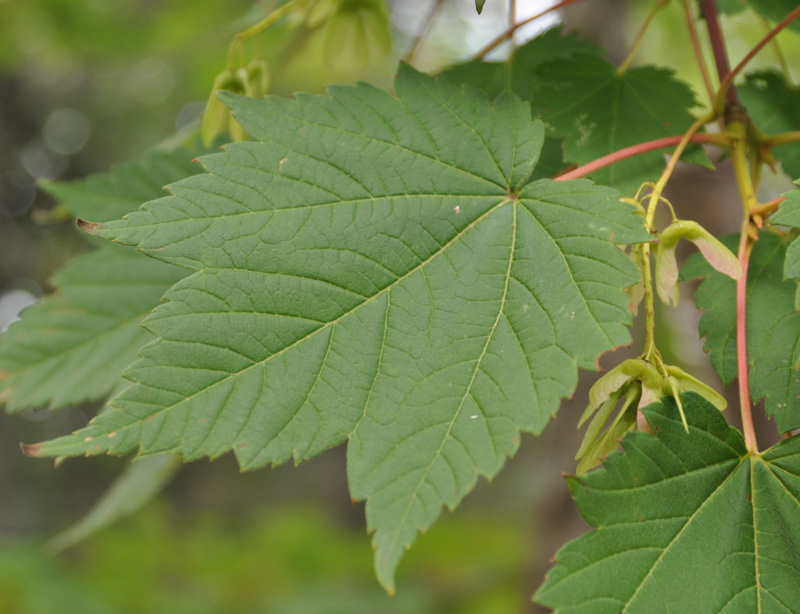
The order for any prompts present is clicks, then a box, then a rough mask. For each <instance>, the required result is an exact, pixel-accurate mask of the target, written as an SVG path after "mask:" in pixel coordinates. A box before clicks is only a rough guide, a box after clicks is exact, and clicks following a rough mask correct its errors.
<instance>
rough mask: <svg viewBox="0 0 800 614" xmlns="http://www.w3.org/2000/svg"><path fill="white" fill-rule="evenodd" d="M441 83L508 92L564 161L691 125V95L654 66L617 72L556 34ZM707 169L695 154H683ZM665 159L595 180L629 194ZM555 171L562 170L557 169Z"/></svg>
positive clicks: (576, 41)
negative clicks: (557, 140) (555, 142)
mask: <svg viewBox="0 0 800 614" xmlns="http://www.w3.org/2000/svg"><path fill="white" fill-rule="evenodd" d="M443 76H444V77H445V78H446V79H448V80H450V81H453V82H455V83H463V84H466V85H470V86H472V87H477V88H479V89H482V90H484V91H486V92H487V93H488V94H489V95H490V96H496V95H498V94H499V93H500V92H502V91H504V90H507V89H510V90H512V91H514V92H515V93H516V94H518V95H519V96H520V97H521V98H522V99H523V100H527V101H528V102H529V103H530V104H531V108H532V109H533V114H534V116H536V117H539V118H541V119H542V120H543V121H544V122H545V124H547V126H548V134H549V135H553V136H558V137H561V138H563V139H564V148H565V154H564V157H565V159H566V160H568V161H570V162H576V163H578V164H585V163H587V162H591V161H592V160H595V159H596V158H600V157H602V156H604V155H606V154H609V153H612V152H614V151H616V150H618V149H622V148H624V147H628V146H631V145H636V144H637V143H642V142H644V141H648V140H651V139H657V138H661V137H665V136H674V135H679V134H682V133H683V132H685V131H686V129H688V128H689V126H690V125H691V124H692V122H693V121H694V119H693V118H692V116H691V114H690V113H689V109H691V108H692V107H693V106H694V105H695V98H694V94H692V91H691V89H690V88H689V87H688V86H687V85H685V84H684V83H682V82H680V81H677V80H676V79H675V78H674V77H673V76H672V73H671V72H670V71H668V70H665V69H662V68H656V67H652V66H648V67H641V68H632V69H629V70H627V71H625V72H624V73H620V72H619V71H618V70H617V68H616V67H615V66H613V65H612V64H610V63H609V62H608V61H606V60H605V59H603V57H602V56H601V55H600V53H599V52H598V51H597V48H596V47H595V46H594V45H593V44H591V43H589V42H587V41H583V40H581V39H580V38H578V37H577V36H575V35H574V34H571V35H568V36H565V37H562V36H561V31H560V29H559V28H554V29H552V30H550V31H548V32H546V33H545V34H543V35H541V36H538V37H536V38H535V39H533V40H532V41H531V42H529V43H527V44H526V45H524V46H523V47H520V48H519V49H518V50H517V51H516V52H515V53H514V55H513V56H512V57H511V58H510V59H509V60H508V61H507V62H502V63H498V62H468V63H465V64H461V65H458V66H454V67H452V68H450V69H448V70H446V71H445V72H444V73H443ZM688 156H689V158H690V159H691V160H692V161H694V162H700V163H704V162H707V160H706V159H705V155H704V154H702V151H701V150H699V149H696V148H695V149H694V150H693V151H692V152H690V153H689V154H688ZM663 166H664V152H658V151H656V152H651V153H648V154H645V155H641V156H636V157H635V158H632V159H630V160H625V161H622V162H619V163H617V164H614V165H613V166H611V167H609V168H608V169H604V170H601V171H598V172H597V173H595V174H594V175H593V176H592V178H593V179H595V181H597V182H598V183H605V184H608V185H611V186H614V187H616V188H617V189H619V190H621V191H622V192H624V193H627V194H629V195H633V193H634V192H636V190H637V189H638V187H639V186H640V185H641V184H642V183H643V182H644V181H647V180H653V179H654V178H656V177H658V175H659V173H660V172H661V169H662V168H663ZM559 170H560V169H559Z"/></svg>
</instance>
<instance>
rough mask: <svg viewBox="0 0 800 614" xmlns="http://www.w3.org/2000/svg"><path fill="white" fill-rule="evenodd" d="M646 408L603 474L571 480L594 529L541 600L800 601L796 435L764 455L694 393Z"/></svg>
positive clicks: (704, 607) (753, 606) (677, 605)
mask: <svg viewBox="0 0 800 614" xmlns="http://www.w3.org/2000/svg"><path fill="white" fill-rule="evenodd" d="M662 403H663V404H658V403H656V404H652V405H650V406H648V407H647V408H645V409H644V410H643V413H644V415H645V417H646V418H647V421H648V422H649V424H650V426H651V428H652V429H653V433H654V434H653V435H651V434H646V433H631V434H629V435H627V436H626V437H625V439H624V440H623V442H622V448H623V451H622V452H621V453H617V452H615V453H612V454H611V456H610V457H609V458H608V460H607V461H606V462H605V467H604V468H603V469H601V470H598V471H595V472H592V473H589V474H587V475H585V476H582V477H580V478H568V480H567V483H568V485H569V487H570V490H571V491H572V493H573V496H574V498H575V501H576V503H577V505H578V508H579V509H580V512H581V514H582V516H583V517H584V519H586V521H587V522H588V523H589V524H590V525H592V526H593V527H594V528H595V530H593V531H592V532H590V533H588V534H586V535H584V536H583V537H580V538H578V539H577V540H575V541H573V542H571V543H569V544H567V545H566V546H564V547H563V548H561V550H559V551H558V553H557V554H556V562H557V563H558V564H557V566H556V567H554V568H553V569H552V570H551V571H550V573H549V574H548V575H547V579H546V581H545V583H544V584H543V585H542V587H541V588H540V589H539V591H538V592H537V593H536V595H535V597H534V599H535V600H536V601H538V602H539V603H541V604H543V605H546V606H548V607H551V608H553V610H554V612H556V613H560V612H561V613H563V612H571V613H575V614H577V613H584V612H585V613H586V614H589V613H591V614H617V612H625V613H626V614H639V613H641V614H652V613H653V612H703V613H721V612H791V611H792V610H793V609H794V607H795V604H797V603H798V602H800V554H798V553H800V537H799V536H798V534H797V531H796V529H795V528H796V527H797V526H798V523H800V437H793V438H791V439H788V440H784V441H781V442H780V443H779V444H777V445H776V446H774V447H773V448H771V449H770V450H768V451H767V452H764V453H763V454H752V453H750V452H748V450H747V449H746V448H745V445H744V440H743V438H742V436H741V434H740V433H739V432H738V431H737V430H736V429H734V428H732V427H731V426H729V425H728V424H727V423H726V422H725V419H724V418H723V416H722V414H721V413H720V412H719V410H718V409H716V408H715V407H714V406H713V405H711V404H710V403H709V402H708V401H706V400H705V399H703V398H702V397H700V396H699V395H697V394H694V393H686V394H683V395H682V403H683V409H684V412H685V414H686V419H687V420H688V422H689V433H686V432H685V431H684V429H683V423H682V422H681V417H680V413H679V411H678V408H677V406H676V404H675V402H674V401H673V400H672V399H669V398H665V399H664V400H663V401H662Z"/></svg>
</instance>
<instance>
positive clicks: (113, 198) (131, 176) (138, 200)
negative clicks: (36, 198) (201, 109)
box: [39, 147, 208, 222]
mask: <svg viewBox="0 0 800 614" xmlns="http://www.w3.org/2000/svg"><path fill="white" fill-rule="evenodd" d="M207 152H208V150H207V149H203V148H201V147H193V148H189V149H178V150H176V151H164V150H160V149H151V150H149V151H146V152H145V153H144V154H142V155H141V157H139V158H137V159H136V160H133V161H131V162H128V163H126V164H119V165H116V166H113V167H112V168H111V170H109V171H108V172H106V173H98V174H96V175H90V176H88V177H86V178H85V179H79V180H76V181H40V182H39V187H41V188H43V189H44V190H45V191H46V192H48V193H49V194H50V195H52V196H53V197H54V198H55V199H56V200H58V201H59V203H61V204H62V205H63V206H64V207H65V208H66V209H67V211H69V212H70V213H71V214H72V215H73V216H75V217H76V218H79V219H84V220H91V221H93V222H108V221H110V220H118V219H119V218H121V217H122V216H123V215H126V214H128V213H130V212H131V211H135V210H136V209H138V208H139V207H140V206H141V205H142V203H146V202H147V201H149V200H154V199H156V198H159V197H161V196H166V195H167V192H166V191H165V189H164V186H166V185H168V184H170V183H174V182H175V181H180V180H181V179H184V178H185V177H189V176H191V175H195V174H197V173H199V172H201V171H202V170H203V169H201V168H200V165H199V164H197V163H195V162H194V158H195V157H196V156H199V155H201V154H204V153H207Z"/></svg>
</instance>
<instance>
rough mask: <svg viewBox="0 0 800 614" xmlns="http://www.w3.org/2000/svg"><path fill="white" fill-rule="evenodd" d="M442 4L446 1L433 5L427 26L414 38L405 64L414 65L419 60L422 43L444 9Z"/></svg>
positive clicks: (440, 0)
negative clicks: (437, 15)
mask: <svg viewBox="0 0 800 614" xmlns="http://www.w3.org/2000/svg"><path fill="white" fill-rule="evenodd" d="M442 4H444V0H436V4H434V5H433V8H432V9H431V12H430V13H428V18H427V19H426V20H425V26H424V27H423V28H422V31H421V32H420V33H419V34H417V36H416V37H415V38H414V42H413V43H411V48H410V49H409V50H408V53H407V54H406V57H405V58H404V60H403V61H404V62H406V63H407V64H414V60H415V59H416V58H417V54H418V53H419V50H420V48H421V47H422V41H423V40H425V37H426V36H427V35H428V32H430V29H431V26H432V25H433V22H434V20H435V19H436V14H437V13H438V12H439V9H440V8H442Z"/></svg>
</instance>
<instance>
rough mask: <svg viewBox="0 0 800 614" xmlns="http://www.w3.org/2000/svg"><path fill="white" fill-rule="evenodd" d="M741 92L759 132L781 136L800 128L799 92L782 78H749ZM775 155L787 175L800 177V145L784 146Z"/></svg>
mask: <svg viewBox="0 0 800 614" xmlns="http://www.w3.org/2000/svg"><path fill="white" fill-rule="evenodd" d="M738 92H739V96H740V97H741V100H742V103H743V104H744V105H745V107H746V108H747V111H748V112H749V113H750V115H751V116H752V117H753V120H754V121H755V122H756V125H757V126H758V128H759V129H760V130H763V131H764V132H766V133H768V134H779V133H781V132H788V131H790V130H797V129H798V128H800V91H798V89H797V88H796V87H793V86H791V85H789V84H788V83H787V82H786V80H785V79H784V77H783V76H781V75H779V74H777V73H774V72H757V73H753V74H750V75H747V82H746V83H745V84H743V85H742V86H740V87H739V88H738ZM773 153H774V155H775V158H776V159H777V160H778V161H779V162H780V163H781V167H782V168H783V171H784V172H785V173H786V174H787V175H789V176H790V177H800V145H798V144H797V143H790V144H788V145H783V146H782V147H778V148H776V149H775V150H774V152H773Z"/></svg>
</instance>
